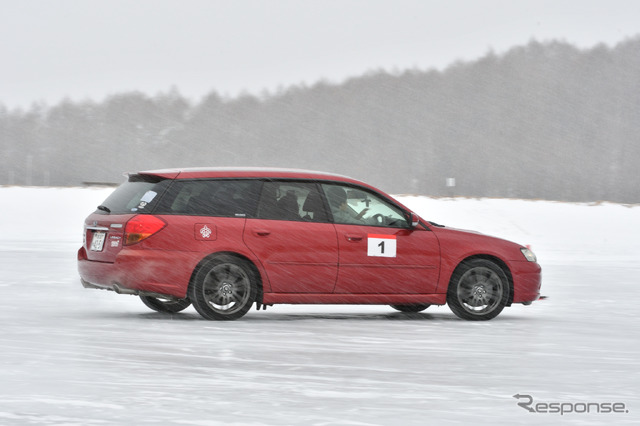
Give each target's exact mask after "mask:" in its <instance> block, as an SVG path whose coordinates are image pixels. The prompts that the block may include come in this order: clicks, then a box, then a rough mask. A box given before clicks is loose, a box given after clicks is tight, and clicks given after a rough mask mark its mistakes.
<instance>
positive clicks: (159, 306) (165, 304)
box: [140, 295, 191, 314]
mask: <svg viewBox="0 0 640 426" xmlns="http://www.w3.org/2000/svg"><path fill="white" fill-rule="evenodd" d="M140 300H142V303H144V304H145V305H147V307H149V308H151V309H153V310H154V311H157V312H162V313H166V314H176V313H178V312H180V311H183V310H185V309H187V308H188V307H189V306H190V305H191V302H190V301H189V299H180V300H171V299H162V298H159V297H152V296H142V295H141V296H140Z"/></svg>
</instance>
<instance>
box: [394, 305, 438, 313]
mask: <svg viewBox="0 0 640 426" xmlns="http://www.w3.org/2000/svg"><path fill="white" fill-rule="evenodd" d="M389 306H391V307H392V308H393V309H395V310H396V311H400V312H410V313H411V312H422V311H424V310H425V309H427V308H428V307H429V306H431V305H389Z"/></svg>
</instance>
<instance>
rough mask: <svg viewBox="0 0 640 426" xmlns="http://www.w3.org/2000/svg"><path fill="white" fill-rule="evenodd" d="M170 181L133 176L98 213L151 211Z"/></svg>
mask: <svg viewBox="0 0 640 426" xmlns="http://www.w3.org/2000/svg"><path fill="white" fill-rule="evenodd" d="M169 182H170V181H168V180H166V179H162V178H159V177H157V176H145V175H132V176H130V177H129V180H128V181H127V182H125V183H123V184H122V185H120V186H119V187H118V188H117V189H116V190H115V191H113V193H111V195H109V197H107V199H106V200H104V201H103V202H102V204H101V206H103V207H106V209H105V208H101V209H99V210H98V211H97V212H98V213H103V214H104V213H107V212H108V213H111V214H125V213H144V212H148V211H151V210H152V209H153V208H154V207H155V205H156V204H157V202H158V200H159V199H160V195H161V194H162V193H163V192H164V190H165V189H166V187H167V185H168V183H169Z"/></svg>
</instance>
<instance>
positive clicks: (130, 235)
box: [124, 214, 167, 246]
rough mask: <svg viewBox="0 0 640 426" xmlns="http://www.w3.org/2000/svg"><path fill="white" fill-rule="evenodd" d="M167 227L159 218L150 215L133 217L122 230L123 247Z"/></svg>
mask: <svg viewBox="0 0 640 426" xmlns="http://www.w3.org/2000/svg"><path fill="white" fill-rule="evenodd" d="M165 226H167V223H166V222H165V221H164V220H162V219H160V218H159V217H155V216H151V215H146V214H144V215H138V216H134V217H133V218H132V219H131V220H129V222H127V226H125V228H124V245H125V246H130V245H132V244H136V243H139V242H140V241H142V240H144V239H147V238H149V237H150V236H152V235H153V234H155V233H157V232H159V231H160V230H162V228H164V227H165Z"/></svg>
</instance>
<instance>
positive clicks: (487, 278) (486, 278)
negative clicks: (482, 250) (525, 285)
mask: <svg viewBox="0 0 640 426" xmlns="http://www.w3.org/2000/svg"><path fill="white" fill-rule="evenodd" d="M508 300H509V280H508V279H507V276H506V275H505V273H504V271H503V270H502V268H500V267H499V266H498V265H496V264H495V263H494V262H492V261H490V260H486V259H472V260H470V261H466V262H463V263H462V264H460V266H458V268H456V270H455V272H454V273H453V276H452V277H451V282H450V283H449V289H448V291H447V304H448V305H449V308H450V309H451V310H452V311H453V313H454V314H456V315H457V316H458V317H460V318H462V319H466V320H471V321H484V320H490V319H492V318H495V317H496V316H497V315H498V314H499V313H500V312H502V309H504V307H505V306H506V304H507V302H508Z"/></svg>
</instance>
